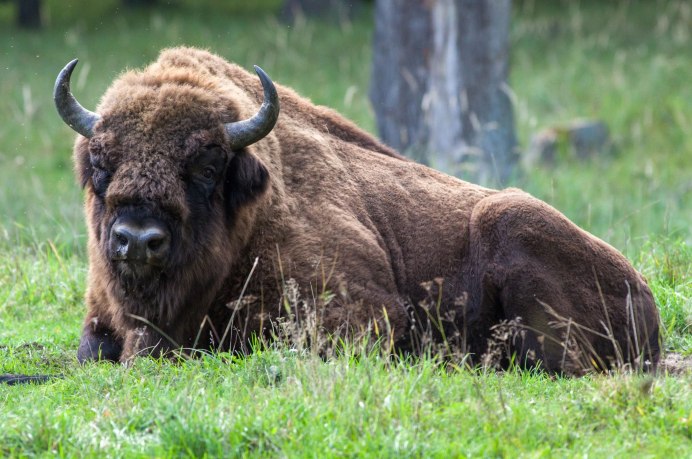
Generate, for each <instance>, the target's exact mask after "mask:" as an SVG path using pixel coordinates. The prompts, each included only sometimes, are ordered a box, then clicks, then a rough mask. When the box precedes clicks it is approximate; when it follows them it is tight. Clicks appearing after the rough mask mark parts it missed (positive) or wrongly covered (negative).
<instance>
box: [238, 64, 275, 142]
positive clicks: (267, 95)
mask: <svg viewBox="0 0 692 459" xmlns="http://www.w3.org/2000/svg"><path fill="white" fill-rule="evenodd" d="M255 72H257V76H259V79H260V81H261V82H262V88H263V89H264V102H262V106H261V107H260V109H259V111H258V112H257V113H256V114H255V115H254V116H253V117H252V118H250V119H247V120H243V121H236V122H234V123H226V132H227V133H228V137H230V139H231V148H232V149H234V150H239V149H241V148H244V147H247V146H248V145H251V144H253V143H255V142H257V141H258V140H260V139H262V138H263V137H265V136H266V135H267V134H269V133H270V132H271V130H272V129H273V128H274V125H275V124H276V120H277V119H278V118H279V95H278V94H277V93H276V87H275V86H274V83H272V80H271V79H270V78H269V76H267V74H266V73H264V70H262V69H261V68H259V67H258V66H256V65H255Z"/></svg>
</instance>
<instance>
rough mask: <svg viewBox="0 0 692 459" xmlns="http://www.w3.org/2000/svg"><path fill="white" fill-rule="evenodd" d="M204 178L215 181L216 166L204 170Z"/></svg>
mask: <svg viewBox="0 0 692 459" xmlns="http://www.w3.org/2000/svg"><path fill="white" fill-rule="evenodd" d="M202 177H204V178H205V179H207V180H214V179H215V178H216V169H215V168H214V166H207V167H205V168H204V169H202Z"/></svg>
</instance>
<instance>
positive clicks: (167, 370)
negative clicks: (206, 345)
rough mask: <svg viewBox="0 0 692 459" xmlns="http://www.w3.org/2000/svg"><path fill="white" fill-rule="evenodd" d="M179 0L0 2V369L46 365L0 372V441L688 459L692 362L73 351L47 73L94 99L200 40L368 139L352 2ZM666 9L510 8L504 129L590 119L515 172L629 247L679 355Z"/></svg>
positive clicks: (72, 306)
mask: <svg viewBox="0 0 692 459" xmlns="http://www.w3.org/2000/svg"><path fill="white" fill-rule="evenodd" d="M208 3H209V4H214V5H215V8H216V9H215V11H214V12H213V13H212V12H209V10H208V9H205V8H204V7H203V6H200V4H207V2H195V1H194V0H178V1H175V2H172V5H170V6H162V7H158V8H153V9H150V10H144V11H126V10H122V7H121V6H120V1H119V0H109V1H102V2H85V1H75V2H58V1H57V0H46V1H45V2H44V4H45V8H46V10H45V13H46V19H47V26H46V27H45V28H44V29H43V30H41V31H39V32H26V31H20V30H17V29H15V28H14V27H13V26H12V14H13V12H14V11H13V6H12V4H11V2H2V3H0V42H2V43H3V44H4V45H5V46H4V47H3V48H2V49H0V184H1V186H0V373H7V372H14V373H50V374H62V375H64V379H58V380H55V381H54V382H51V383H48V384H46V385H43V386H25V387H14V386H12V387H10V386H0V413H2V414H3V415H2V416H0V455H2V456H50V457H53V456H55V455H58V456H65V457H75V456H92V457H93V456H101V455H103V454H108V455H109V456H122V457H133V456H134V457H150V456H195V457H200V456H204V455H207V456H211V457H218V456H232V455H249V456H256V457H266V456H284V455H286V456H325V455H326V456H377V457H379V456H416V457H421V456H425V457H429V456H431V457H450V456H468V457H476V456H524V455H526V456H532V457H551V456H576V455H579V456H583V455H589V456H613V457H615V456H620V457H622V456H632V455H636V456H641V457H656V456H658V457H661V456H670V457H683V456H685V455H691V454H692V394H691V393H690V392H691V389H690V388H691V387H692V384H691V383H692V379H691V378H692V376H690V375H689V374H688V375H686V376H670V375H659V376H656V377H655V378H652V377H648V376H636V375H635V376H632V375H617V376H610V377H603V376H594V377H586V378H582V379H559V378H558V379H552V378H550V377H548V376H546V375H543V374H540V373H532V372H520V371H510V372H508V373H499V374H498V373H493V372H487V373H485V372H480V373H474V372H470V371H468V370H458V369H455V368H454V367H453V366H447V368H445V366H444V365H442V364H440V363H439V362H437V360H436V359H435V358H432V357H424V358H421V359H418V360H413V361H407V362H391V361H388V360H387V359H383V358H381V357H379V355H377V354H376V353H363V352H360V351H353V352H347V353H345V354H344V355H341V356H338V357H334V358H331V359H328V360H326V361H325V360H321V359H318V358H317V357H315V356H314V355H312V354H311V353H309V352H307V353H305V352H303V351H291V349H289V348H288V347H286V346H277V347H276V348H274V349H265V350H263V351H261V352H256V353H255V354H253V355H251V356H249V357H247V358H244V359H238V358H230V357H229V356H225V355H214V356H209V357H205V358H202V359H199V360H194V361H186V362H182V363H180V364H172V363H170V362H160V361H156V360H153V359H140V360H138V361H136V362H135V364H134V365H133V366H132V367H129V368H125V367H122V366H118V365H87V366H84V367H82V366H79V365H78V364H77V362H76V358H75V353H76V347H77V343H78V339H79V333H80V327H81V320H82V316H83V301H82V297H83V292H84V285H85V278H86V270H87V266H86V256H85V242H86V237H85V229H84V223H83V221H82V212H81V192H80V190H79V189H78V187H77V185H76V183H75V181H74V179H73V176H72V171H71V167H72V166H71V159H70V149H71V144H72V141H73V135H74V134H73V133H72V131H70V130H69V129H68V128H66V127H65V126H64V124H63V123H62V122H61V121H60V120H59V118H58V116H57V115H56V114H55V111H54V108H53V105H52V100H51V91H52V86H53V82H54V79H55V76H56V74H57V72H58V71H59V69H61V68H62V67H63V65H64V64H65V63H66V62H67V61H69V60H70V59H72V58H74V57H79V58H80V61H81V63H80V66H79V67H78V69H77V71H76V74H75V79H74V84H73V90H74V92H75V93H76V94H77V95H78V98H79V99H80V101H81V102H82V103H83V104H84V105H86V106H87V107H89V108H93V107H94V106H95V105H96V104H97V102H98V97H99V96H100V94H102V93H103V92H104V90H105V89H106V88H107V86H108V84H109V83H110V81H112V79H113V78H114V77H116V76H117V75H118V74H119V73H120V72H121V71H122V70H123V69H125V68H128V67H137V66H142V65H145V64H146V63H148V62H150V61H151V60H152V59H154V58H155V56H156V55H157V53H158V51H159V49H160V48H163V47H167V46H174V45H179V44H187V45H195V46H201V47H206V48H209V49H211V50H213V51H214V52H216V53H218V54H220V55H223V56H225V57H227V58H229V59H231V60H234V61H236V62H238V63H240V64H241V65H243V66H245V67H247V68H250V67H251V65H252V64H255V63H256V64H260V65H262V66H263V68H265V70H267V71H268V72H269V74H270V75H271V76H272V77H273V78H274V79H275V80H276V81H278V82H280V83H282V84H286V85H289V86H292V87H294V88H296V89H297V90H298V91H299V92H300V93H302V94H304V95H306V96H308V97H310V98H311V99H312V100H313V101H315V102H316V103H320V104H324V105H329V106H331V107H334V108H336V109H337V110H339V111H340V112H342V113H343V114H345V115H346V116H347V117H349V118H351V119H353V120H354V121H356V122H357V123H358V124H359V125H361V126H362V127H364V128H365V129H368V130H370V131H371V132H372V131H374V122H373V115H372V110H371V109H370V107H369V102H368V99H367V91H368V84H369V78H370V59H371V50H370V40H371V38H372V24H371V21H370V19H369V17H368V16H367V15H366V16H364V17H361V18H358V19H357V20H356V21H354V22H353V23H352V24H343V25H334V24H324V23H313V22H307V23H299V24H296V25H293V26H288V25H285V24H281V23H279V22H278V21H277V20H276V19H275V16H274V13H273V12H274V10H275V8H276V5H277V4H279V3H280V1H278V0H275V1H269V0H267V1H262V2H241V1H233V2H224V1H221V0H216V1H209V2H208ZM691 18H692V8H690V7H689V6H688V4H687V2H684V1H667V2H663V1H634V0H633V1H621V2H598V1H581V2H566V1H561V2H548V1H535V2H534V1H530V0H523V1H517V2H515V14H514V20H513V25H512V76H511V86H512V90H513V92H514V96H515V97H514V98H515V116H516V123H517V131H518V133H519V137H520V139H521V142H522V143H523V144H524V145H525V144H526V143H527V142H528V139H529V137H530V135H531V133H533V132H535V131H536V130H538V129H540V128H542V127H545V126H553V125H559V124H561V123H565V122H567V121H569V120H571V119H574V118H577V117H582V116H587V117H595V118H599V119H602V120H604V121H606V122H607V123H608V125H609V128H610V131H611V135H612V137H613V141H614V143H615V147H616V149H615V150H616V154H615V155H614V156H612V157H604V158H595V159H593V160H590V161H587V162H578V161H576V160H564V161H561V162H560V163H559V164H557V165H556V166H554V167H552V168H549V167H536V168H534V169H532V170H530V171H526V172H525V173H524V174H523V176H522V177H521V178H519V179H517V181H516V183H514V185H518V186H521V187H522V188H525V189H527V190H529V191H530V192H532V193H533V194H535V195H536V196H538V197H540V198H542V199H545V200H546V201H548V202H549V203H551V204H553V205H554V206H556V207H557V208H558V209H560V210H561V211H563V212H564V213H565V214H566V215H567V216H569V217H570V218H571V219H573V220H574V221H575V222H577V223H578V224H579V225H581V226H582V227H584V228H585V229H587V230H589V231H591V232H592V233H594V234H596V235H597V236H599V237H601V238H603V239H605V240H606V241H608V242H610V243H611V244H613V245H614V246H616V247H617V248H618V249H620V250H621V251H623V252H624V253H625V254H626V255H627V256H628V257H629V259H630V260H631V261H632V262H633V263H634V265H635V266H636V267H637V268H638V269H639V270H641V271H642V272H643V274H644V275H645V276H646V277H647V278H648V279H649V283H650V285H651V287H652V290H653V292H654V295H655V296H656V299H657V302H658V304H659V306H660V309H661V316H662V318H663V324H664V331H665V335H666V347H667V348H668V350H671V351H675V352H677V353H681V354H684V355H692V272H691V271H692V268H691V266H692V249H691V248H690V246H692V230H691V228H692V179H690V177H692V174H691V172H690V171H692V135H690V134H689V132H691V130H692V113H691V112H690V107H691V106H692V89H691V87H690V85H689V83H688V82H687V80H688V78H689V77H688V75H690V74H692V59H690V57H692V56H691V54H690V51H689V44H690V41H691V40H690V39H691V37H690V34H691V33H692V31H690V29H689V26H688V25H689V23H690V20H691Z"/></svg>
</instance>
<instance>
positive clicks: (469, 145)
mask: <svg viewBox="0 0 692 459" xmlns="http://www.w3.org/2000/svg"><path fill="white" fill-rule="evenodd" d="M510 9H511V1H510V0H430V1H420V2H418V1H417V2H407V1H404V0H377V3H376V11H375V15H376V16H375V39H374V45H373V48H374V57H373V78H372V87H371V91H370V98H371V100H372V103H373V106H374V109H375V114H376V117H377V125H378V129H379V132H380V136H381V137H382V139H383V140H384V141H385V142H386V143H387V144H389V145H391V146H393V147H394V148H397V149H398V150H400V151H402V152H404V153H406V154H408V155H410V156H412V157H413V158H415V159H417V160H419V161H422V162H425V163H428V164H430V165H432V166H434V167H437V168H439V169H442V170H445V171H447V172H450V173H453V174H456V175H459V176H463V177H465V178H469V179H472V180H475V181H479V182H481V183H486V184H493V185H501V184H503V183H505V181H506V180H507V178H508V177H509V175H510V174H511V173H512V171H513V169H514V166H515V164H516V152H515V149H516V137H515V134H514V119H513V115H512V105H511V102H510V98H509V94H508V86H507V83H506V81H507V76H508V70H509V20H510Z"/></svg>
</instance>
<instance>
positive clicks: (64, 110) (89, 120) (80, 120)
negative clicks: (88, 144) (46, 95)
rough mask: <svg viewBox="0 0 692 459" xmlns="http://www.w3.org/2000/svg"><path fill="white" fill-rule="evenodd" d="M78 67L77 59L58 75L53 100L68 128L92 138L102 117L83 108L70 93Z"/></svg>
mask: <svg viewBox="0 0 692 459" xmlns="http://www.w3.org/2000/svg"><path fill="white" fill-rule="evenodd" d="M76 65H77V59H73V60H72V61H70V63H69V64H67V65H66V66H65V68H64V69H62V70H61V71H60V73H59V74H58V78H57V79H56V80H55V86H54V87H53V100H54V101H55V108H57V109H58V113H59V114H60V117H61V118H62V120H63V121H64V122H65V123H66V124H67V125H68V126H70V127H71V128H72V129H74V130H75V131H77V132H78V133H79V134H82V135H83V136H84V137H92V136H93V135H94V125H95V124H96V122H97V121H98V120H100V119H101V117H100V116H99V115H97V114H96V113H94V112H90V111H89V110H87V109H86V108H84V107H82V106H81V105H80V104H79V102H77V99H75V98H74V96H73V95H72V93H71V92H70V77H71V76H72V71H73V70H74V68H75V66H76Z"/></svg>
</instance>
